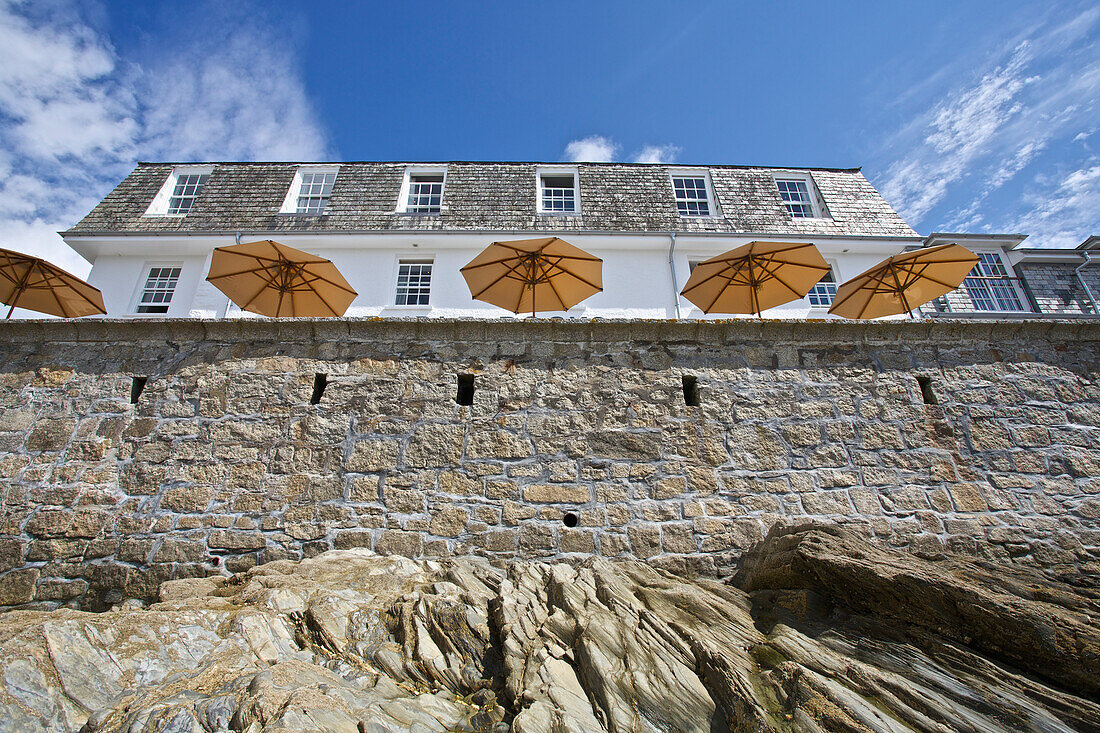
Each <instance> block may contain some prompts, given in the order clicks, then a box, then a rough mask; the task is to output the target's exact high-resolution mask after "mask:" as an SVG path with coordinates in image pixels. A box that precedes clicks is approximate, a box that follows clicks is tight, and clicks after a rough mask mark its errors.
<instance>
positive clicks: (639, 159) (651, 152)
mask: <svg viewBox="0 0 1100 733" xmlns="http://www.w3.org/2000/svg"><path fill="white" fill-rule="evenodd" d="M679 154H680V148H679V147H678V146H676V145H646V146H645V147H644V148H642V149H641V150H639V151H638V152H637V153H636V154H635V155H634V162H635V163H673V162H675V161H676V157H677V156H678V155H679Z"/></svg>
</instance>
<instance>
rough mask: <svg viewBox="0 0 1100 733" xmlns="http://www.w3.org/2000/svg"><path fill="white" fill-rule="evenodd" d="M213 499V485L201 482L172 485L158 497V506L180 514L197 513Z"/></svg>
mask: <svg viewBox="0 0 1100 733" xmlns="http://www.w3.org/2000/svg"><path fill="white" fill-rule="evenodd" d="M213 499H214V487H213V486H209V485H203V484H192V485H189V486H174V487H172V488H170V489H167V490H166V491H165V492H164V495H163V496H162V497H161V499H160V507H161V509H166V510H168V511H170V512H180V513H181V514H186V513H199V512H204V511H206V510H207V509H208V508H209V507H210V502H211V501H213Z"/></svg>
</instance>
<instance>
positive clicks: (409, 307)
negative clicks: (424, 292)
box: [382, 304, 432, 311]
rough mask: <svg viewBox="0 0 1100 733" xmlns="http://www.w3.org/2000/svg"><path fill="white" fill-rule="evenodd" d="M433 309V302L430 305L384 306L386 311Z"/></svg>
mask: <svg viewBox="0 0 1100 733" xmlns="http://www.w3.org/2000/svg"><path fill="white" fill-rule="evenodd" d="M431 309H432V306H431V304H428V305H387V306H384V307H383V308H382V310H385V311H430V310H431Z"/></svg>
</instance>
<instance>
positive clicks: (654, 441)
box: [588, 430, 661, 461]
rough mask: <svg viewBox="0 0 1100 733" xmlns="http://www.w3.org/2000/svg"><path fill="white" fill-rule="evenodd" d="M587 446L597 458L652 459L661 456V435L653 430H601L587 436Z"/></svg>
mask: <svg viewBox="0 0 1100 733" xmlns="http://www.w3.org/2000/svg"><path fill="white" fill-rule="evenodd" d="M588 447H589V449H590V450H591V452H592V455H594V456H596V457H598V458H619V459H630V460H636V461H652V460H656V459H658V458H660V457H661V436H660V434H659V433H654V432H627V431H622V430H602V431H598V432H595V433H592V434H590V435H589V436H588Z"/></svg>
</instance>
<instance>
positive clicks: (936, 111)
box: [873, 5, 1100, 240]
mask: <svg viewBox="0 0 1100 733" xmlns="http://www.w3.org/2000/svg"><path fill="white" fill-rule="evenodd" d="M1036 12H1038V11H1036ZM1098 28H1100V7H1092V6H1089V5H1080V6H1078V7H1077V8H1076V9H1074V10H1072V11H1071V12H1064V13H1062V15H1060V16H1059V15H1058V14H1057V13H1053V12H1052V14H1050V15H1048V16H1046V17H1042V18H1037V19H1036V20H1035V22H1034V23H1033V25H1032V27H1031V29H1030V30H1029V31H1028V32H1027V33H1025V34H1023V35H1022V36H1017V38H1016V39H1015V40H1014V43H1013V45H1012V46H1010V47H1009V48H1008V49H1006V50H1005V51H1003V52H1002V53H1001V55H1000V56H999V57H997V56H995V57H993V58H992V59H991V60H990V62H989V66H987V67H986V68H984V69H978V70H976V71H975V70H973V69H962V68H959V66H955V65H949V66H947V67H945V69H941V70H940V71H939V72H936V73H935V74H933V76H934V77H935V78H936V80H937V83H939V84H941V85H942V91H940V93H939V94H938V95H937V96H935V97H933V100H932V102H931V103H930V104H928V106H927V107H925V108H924V110H923V111H920V110H919V109H918V110H917V111H915V112H914V113H912V115H911V119H910V122H909V123H908V124H906V125H905V126H903V127H902V128H901V129H900V130H899V131H898V132H897V133H896V134H894V135H893V136H892V137H891V138H890V139H889V140H888V141H887V144H886V150H887V151H888V152H887V153H886V154H885V155H884V156H883V157H887V156H888V157H887V160H890V159H891V158H892V160H890V162H889V163H888V164H886V165H885V166H884V172H883V173H882V174H880V175H877V176H873V178H874V180H875V183H876V184H877V185H878V187H879V189H880V190H881V191H882V193H883V195H884V196H885V197H886V199H887V200H888V201H890V202H891V203H892V204H893V205H894V206H895V207H896V208H897V209H898V210H899V213H901V214H902V216H903V217H905V218H906V219H907V220H908V221H909V222H910V223H911V224H914V225H918V227H919V228H926V227H920V225H922V224H927V225H930V226H931V227H932V228H934V229H941V230H942V229H949V230H957V229H966V228H974V227H989V228H992V229H997V230H1001V231H1003V230H1006V229H1013V230H1019V231H1023V232H1025V233H1027V232H1030V233H1032V235H1033V238H1034V239H1036V240H1046V239H1047V238H1048V237H1049V236H1050V234H1051V232H1052V231H1053V230H1059V231H1061V230H1062V229H1063V227H1062V226H1061V225H1055V223H1054V218H1055V217H1054V214H1053V212H1051V213H1050V215H1049V216H1047V215H1037V218H1033V219H1030V220H1029V219H1028V218H1026V217H1025V216H1024V213H1026V212H1025V210H1024V208H1026V207H1024V208H1021V207H1023V204H1021V201H1022V200H1023V198H1024V197H1025V196H1026V195H1028V194H1027V192H1028V191H1032V192H1034V193H1033V194H1032V195H1033V197H1034V198H1039V197H1041V196H1042V193H1041V191H1042V190H1043V189H1044V188H1045V189H1046V191H1047V192H1048V193H1049V187H1050V186H1051V185H1058V184H1057V183H1055V181H1056V180H1057V179H1056V178H1054V177H1052V176H1051V175H1050V174H1049V171H1050V170H1051V169H1052V168H1054V169H1065V170H1088V169H1089V168H1090V163H1089V160H1090V156H1091V153H1089V151H1088V147H1087V145H1073V143H1074V142H1085V141H1086V140H1087V137H1088V135H1087V134H1085V137H1081V135H1080V134H1079V133H1081V132H1082V130H1089V129H1090V128H1092V127H1093V126H1094V125H1095V123H1094V120H1095V119H1096V118H1097V116H1098V114H1100V44H1097V43H1096V42H1095V41H1096V33H1097V29H1098ZM956 63H961V62H956ZM952 79H953V80H955V81H954V82H951V81H950V80H952ZM910 97H911V95H909V94H908V93H907V94H906V101H907V103H908V102H911V101H912V100H911V98H910ZM1082 156H1083V157H1082ZM1040 169H1042V170H1045V171H1046V173H1045V174H1042V175H1041V174H1040ZM1022 174H1023V175H1022ZM1010 182H1014V183H1015V185H1014V188H1013V190H1012V195H1011V196H1010V195H1009V194H1001V195H1000V199H1003V201H1002V200H998V205H996V206H994V205H992V203H991V202H992V199H993V198H994V194H995V193H997V192H998V191H999V190H1000V189H1002V188H1003V187H1005V186H1006V185H1007V184H1009V183H1010ZM1017 189H1021V191H1022V193H1021V192H1020V191H1017ZM1063 201H1064V202H1065V203H1066V204H1068V205H1071V206H1073V205H1078V204H1079V203H1081V202H1083V201H1084V200H1083V199H1081V198H1080V197H1077V196H1070V195H1068V192H1067V195H1066V196H1065V197H1064V198H1063ZM1064 217H1065V221H1066V222H1067V224H1068V222H1069V221H1071V220H1077V219H1079V217H1078V213H1077V212H1072V211H1066V212H1064ZM1078 223H1079V225H1081V226H1085V224H1086V222H1084V221H1079V222H1078ZM1093 226H1095V223H1094V224H1093ZM1085 228H1086V229H1087V228H1088V227H1087V226H1086V227H1085ZM1036 235H1038V236H1036ZM1082 238H1083V234H1082Z"/></svg>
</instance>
